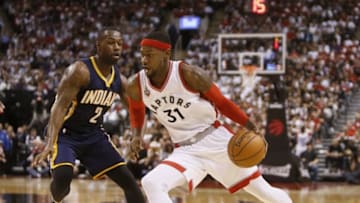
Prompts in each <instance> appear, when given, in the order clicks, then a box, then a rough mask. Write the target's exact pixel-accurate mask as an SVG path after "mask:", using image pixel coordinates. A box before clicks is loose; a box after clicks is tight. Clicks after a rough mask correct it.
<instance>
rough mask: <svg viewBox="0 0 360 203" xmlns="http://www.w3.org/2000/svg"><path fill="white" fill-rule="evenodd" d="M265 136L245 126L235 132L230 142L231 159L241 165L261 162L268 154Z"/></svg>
mask: <svg viewBox="0 0 360 203" xmlns="http://www.w3.org/2000/svg"><path fill="white" fill-rule="evenodd" d="M266 151H267V142H266V141H265V138H264V137H263V136H261V135H259V134H257V133H255V132H254V131H250V130H247V129H245V128H243V129H241V130H239V131H238V132H237V133H235V134H234V135H233V136H232V137H231V139H230V141H229V143H228V154H229V157H230V160H231V161H232V162H233V163H234V164H235V165H237V166H240V167H251V166H255V165H257V164H259V163H260V162H261V161H262V160H263V159H264V158H265V155H266Z"/></svg>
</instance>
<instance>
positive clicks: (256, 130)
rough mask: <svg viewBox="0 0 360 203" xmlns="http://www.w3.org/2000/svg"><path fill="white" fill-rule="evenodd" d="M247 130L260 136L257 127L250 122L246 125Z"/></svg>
mask: <svg viewBox="0 0 360 203" xmlns="http://www.w3.org/2000/svg"><path fill="white" fill-rule="evenodd" d="M245 128H246V129H248V130H251V131H254V132H255V133H257V134H259V129H258V128H257V127H256V125H255V124H254V123H253V122H251V121H250V120H248V122H247V123H246V124H245Z"/></svg>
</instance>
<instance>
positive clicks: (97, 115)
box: [89, 107, 103, 123]
mask: <svg viewBox="0 0 360 203" xmlns="http://www.w3.org/2000/svg"><path fill="white" fill-rule="evenodd" d="M102 110H103V108H102V107H96V109H95V115H93V116H92V117H91V118H90V120H89V122H90V123H97V119H98V118H99V116H100V115H101V113H102Z"/></svg>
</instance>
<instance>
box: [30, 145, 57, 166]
mask: <svg viewBox="0 0 360 203" xmlns="http://www.w3.org/2000/svg"><path fill="white" fill-rule="evenodd" d="M52 152H53V145H49V144H47V145H46V147H45V149H44V150H43V151H42V152H41V153H40V154H38V155H36V156H35V158H34V159H33V161H32V163H31V166H32V167H34V166H37V165H39V164H41V162H43V161H45V160H46V159H47V158H48V156H49V155H51V154H52Z"/></svg>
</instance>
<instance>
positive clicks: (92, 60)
mask: <svg viewBox="0 0 360 203" xmlns="http://www.w3.org/2000/svg"><path fill="white" fill-rule="evenodd" d="M90 61H91V64H92V65H93V67H94V69H95V72H96V73H97V75H98V76H99V77H100V78H101V79H102V80H103V81H104V82H105V85H106V87H110V86H111V83H112V82H113V81H114V78H115V70H114V66H112V67H111V77H110V79H109V80H107V79H106V77H105V76H104V75H103V74H102V73H101V71H100V69H99V67H98V66H97V64H96V62H95V57H94V56H91V57H90Z"/></svg>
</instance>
